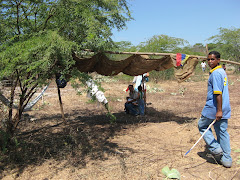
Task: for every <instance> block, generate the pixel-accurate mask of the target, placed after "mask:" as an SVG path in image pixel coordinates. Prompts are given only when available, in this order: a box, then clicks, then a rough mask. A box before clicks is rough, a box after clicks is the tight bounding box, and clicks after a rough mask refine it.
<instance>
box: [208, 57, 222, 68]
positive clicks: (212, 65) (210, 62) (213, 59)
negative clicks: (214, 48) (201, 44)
mask: <svg viewBox="0 0 240 180" xmlns="http://www.w3.org/2000/svg"><path fill="white" fill-rule="evenodd" d="M207 60H208V65H209V67H210V68H212V69H213V68H215V67H216V66H217V65H218V64H219V62H220V59H217V58H216V57H215V55H214V54H210V55H208V58H207Z"/></svg>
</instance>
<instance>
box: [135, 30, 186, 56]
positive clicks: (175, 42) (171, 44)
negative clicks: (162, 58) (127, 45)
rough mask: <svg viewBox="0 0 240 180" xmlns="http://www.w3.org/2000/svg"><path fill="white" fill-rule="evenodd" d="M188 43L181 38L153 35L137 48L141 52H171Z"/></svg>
mask: <svg viewBox="0 0 240 180" xmlns="http://www.w3.org/2000/svg"><path fill="white" fill-rule="evenodd" d="M184 44H188V42H187V41H186V40H184V39H181V38H175V37H170V36H167V35H163V34H162V35H155V36H153V37H152V38H150V39H149V40H147V41H146V42H143V43H141V44H140V46H139V49H140V50H139V51H142V52H162V53H163V52H172V51H173V50H174V49H176V48H177V47H179V46H184Z"/></svg>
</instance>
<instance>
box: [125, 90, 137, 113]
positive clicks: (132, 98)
mask: <svg viewBox="0 0 240 180" xmlns="http://www.w3.org/2000/svg"><path fill="white" fill-rule="evenodd" d="M128 89H129V97H127V102H126V103H125V112H126V113H127V114H132V115H134V116H136V115H138V111H137V107H138V105H137V97H138V92H137V91H135V90H134V88H133V85H129V86H128Z"/></svg>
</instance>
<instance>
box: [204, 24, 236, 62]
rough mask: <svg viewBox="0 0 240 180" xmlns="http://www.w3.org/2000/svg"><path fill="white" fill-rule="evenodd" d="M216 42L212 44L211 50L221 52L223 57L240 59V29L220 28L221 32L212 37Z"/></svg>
mask: <svg viewBox="0 0 240 180" xmlns="http://www.w3.org/2000/svg"><path fill="white" fill-rule="evenodd" d="M208 40H213V41H214V43H215V44H211V46H209V47H211V50H218V51H219V52H221V55H222V58H223V59H230V60H234V61H238V62H239V61H240V29H237V28H231V29H227V28H220V29H219V34H218V35H215V36H212V37H210V38H209V39H208Z"/></svg>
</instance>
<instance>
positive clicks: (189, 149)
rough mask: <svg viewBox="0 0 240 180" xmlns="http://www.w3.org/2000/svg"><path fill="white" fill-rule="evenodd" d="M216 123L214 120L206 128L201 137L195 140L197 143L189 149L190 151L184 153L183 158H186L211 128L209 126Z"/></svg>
mask: <svg viewBox="0 0 240 180" xmlns="http://www.w3.org/2000/svg"><path fill="white" fill-rule="evenodd" d="M215 122H216V119H215V120H214V121H213V122H212V123H211V124H210V125H209V126H208V128H207V129H206V130H205V131H204V133H203V134H202V136H201V137H200V138H199V139H198V140H197V142H196V143H195V144H194V145H193V146H192V147H191V149H189V150H188V152H186V154H185V155H184V156H186V155H187V154H188V153H189V152H190V151H191V150H192V149H193V148H194V147H195V146H196V145H197V143H198V142H199V141H200V140H201V139H202V138H203V136H204V135H205V134H206V132H207V131H208V130H209V129H210V128H211V126H212V125H213V124H214V123H215Z"/></svg>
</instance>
